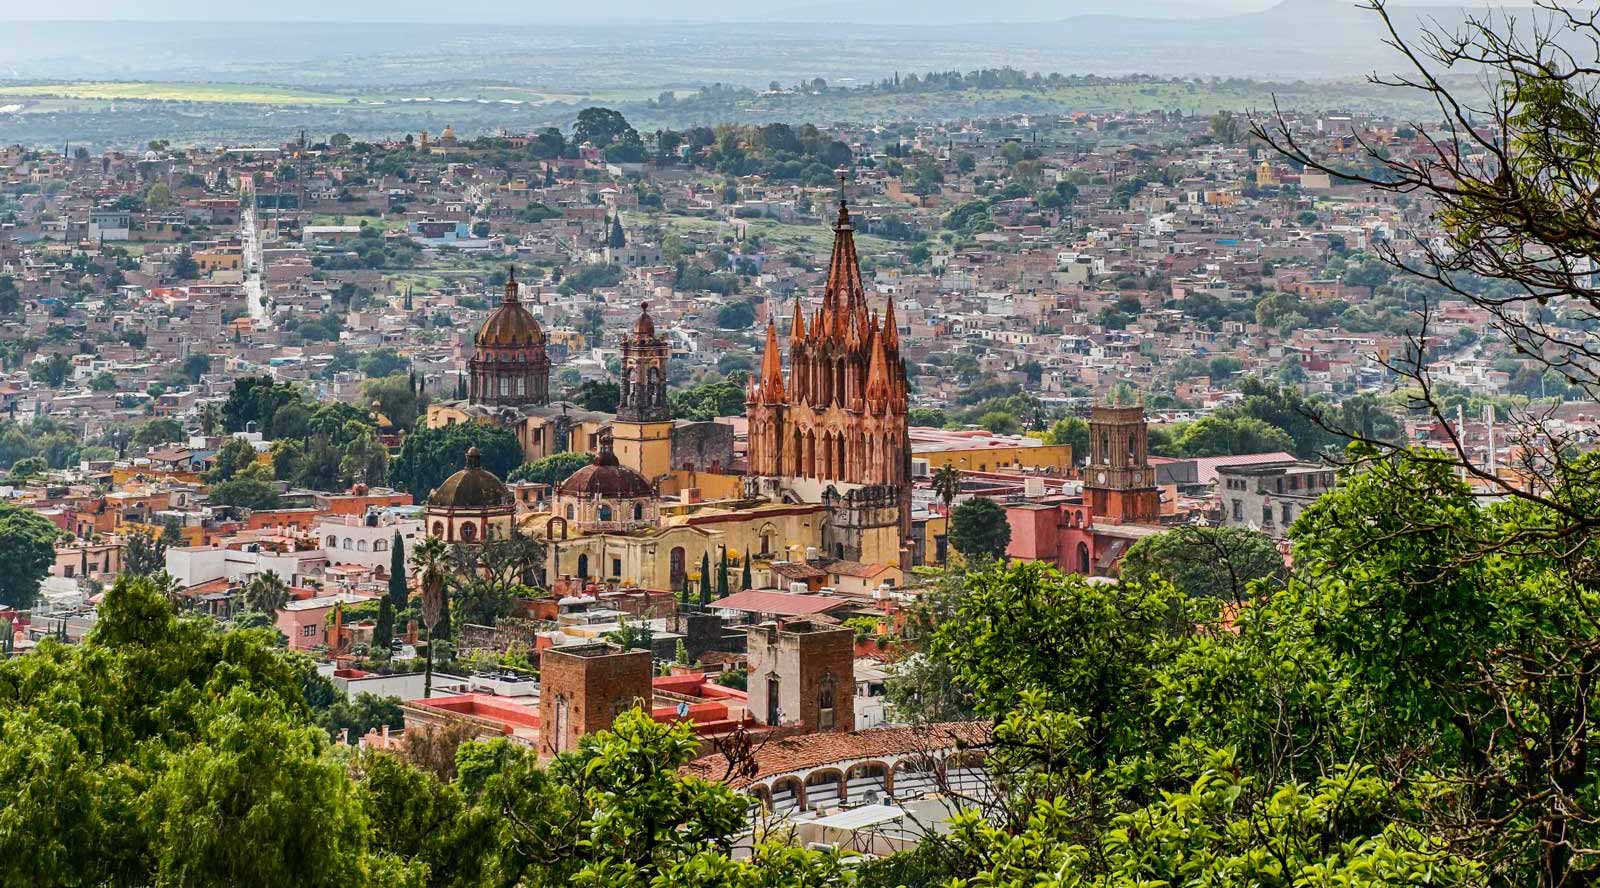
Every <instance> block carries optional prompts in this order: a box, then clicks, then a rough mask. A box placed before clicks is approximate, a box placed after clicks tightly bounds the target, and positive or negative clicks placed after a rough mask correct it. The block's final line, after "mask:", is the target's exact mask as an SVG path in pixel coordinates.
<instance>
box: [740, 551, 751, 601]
mask: <svg viewBox="0 0 1600 888" xmlns="http://www.w3.org/2000/svg"><path fill="white" fill-rule="evenodd" d="M754 586H755V582H754V581H752V580H751V579H750V553H749V552H746V553H744V576H742V577H740V578H739V590H740V591H741V592H742V591H744V590H745V589H749V588H752V587H754Z"/></svg>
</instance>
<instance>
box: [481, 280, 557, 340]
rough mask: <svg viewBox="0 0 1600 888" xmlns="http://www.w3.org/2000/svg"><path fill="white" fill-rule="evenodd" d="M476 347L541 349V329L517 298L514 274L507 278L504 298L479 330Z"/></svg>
mask: <svg viewBox="0 0 1600 888" xmlns="http://www.w3.org/2000/svg"><path fill="white" fill-rule="evenodd" d="M473 341H474V342H475V343H476V344H477V346H478V347H479V348H542V347H543V346H544V329H543V328H542V327H540V326H539V322H538V321H537V320H535V319H534V317H533V315H532V313H530V312H529V311H528V309H527V308H525V307H524V306H523V304H522V303H521V302H520V301H518V299H517V274H516V271H515V270H513V271H512V272H511V274H510V275H509V276H508V277H507V279H506V293H505V298H504V299H502V300H501V301H500V305H499V307H497V308H496V309H495V310H494V313H493V314H491V315H489V319H488V320H486V321H484V322H483V326H482V327H480V328H479V329H478V335H477V337H476V338H475V339H474V340H473Z"/></svg>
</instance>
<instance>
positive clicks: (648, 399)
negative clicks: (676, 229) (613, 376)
mask: <svg viewBox="0 0 1600 888" xmlns="http://www.w3.org/2000/svg"><path fill="white" fill-rule="evenodd" d="M671 353H672V349H671V348H670V347H669V346H668V345H667V341H666V340H665V339H663V338H661V337H660V336H657V335H656V324H655V320H654V319H652V318H651V317H650V304H649V303H645V304H644V305H643V306H641V307H640V309H639V319H638V320H637V321H635V322H634V325H633V330H632V331H631V332H630V333H629V334H627V335H626V336H624V337H623V340H622V379H621V381H620V382H619V383H618V388H619V389H620V392H619V394H620V397H619V399H618V402H617V418H616V421H615V422H613V423H612V425H611V430H612V439H613V446H614V448H615V452H616V456H617V461H618V462H620V463H621V464H622V465H625V466H627V467H629V468H631V469H633V470H634V471H637V472H638V473H639V474H641V475H643V476H645V477H646V478H648V479H649V480H650V481H652V482H654V481H658V480H660V479H661V478H662V477H664V476H665V475H668V474H670V473H671V472H672V408H671V407H670V406H669V405H668V404H667V359H668V357H670V356H671Z"/></svg>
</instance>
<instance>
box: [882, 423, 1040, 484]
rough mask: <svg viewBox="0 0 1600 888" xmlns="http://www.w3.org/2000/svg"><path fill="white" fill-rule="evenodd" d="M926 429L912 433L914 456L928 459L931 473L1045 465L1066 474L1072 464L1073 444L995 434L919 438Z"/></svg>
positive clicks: (918, 458)
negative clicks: (968, 439)
mask: <svg viewBox="0 0 1600 888" xmlns="http://www.w3.org/2000/svg"><path fill="white" fill-rule="evenodd" d="M923 431H924V430H922V429H918V430H917V431H916V432H914V433H913V435H912V437H913V440H912V444H911V460H912V462H913V463H915V462H917V461H922V462H926V463H927V464H928V473H929V474H932V473H934V472H937V471H939V470H940V469H941V468H944V467H945V466H955V467H956V468H958V469H960V470H962V471H964V472H1002V471H1014V470H1017V469H1045V470H1048V471H1052V472H1056V473H1058V474H1066V472H1067V470H1068V469H1069V468H1071V467H1072V445H1071V444H1045V443H1043V442H1041V441H1039V440H1038V439H1036V438H1015V437H1013V436H995V437H992V438H990V437H982V438H975V439H972V441H971V444H970V446H969V444H968V443H967V442H964V441H961V440H950V439H946V440H940V441H936V442H929V441H917V440H916V439H917V438H918V437H921V436H922V435H921V433H922V432H923Z"/></svg>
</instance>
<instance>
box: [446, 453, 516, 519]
mask: <svg viewBox="0 0 1600 888" xmlns="http://www.w3.org/2000/svg"><path fill="white" fill-rule="evenodd" d="M511 504H512V500H511V491H510V490H508V489H506V486H505V484H504V483H503V482H501V480H500V479H499V478H496V477H495V476H494V474H493V473H492V472H488V471H485V470H484V469H483V467H482V465H481V464H480V463H479V457H478V448H476V447H473V448H471V449H469V450H468V451H467V465H466V468H464V469H462V470H461V471H459V472H456V473H455V474H454V475H451V476H450V477H449V478H446V479H445V482H444V483H443V484H440V485H439V486H438V487H437V488H435V489H434V491H433V493H432V494H431V495H430V496H429V497H428V506H429V507H431V508H437V509H492V508H497V507H500V506H509V505H511Z"/></svg>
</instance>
